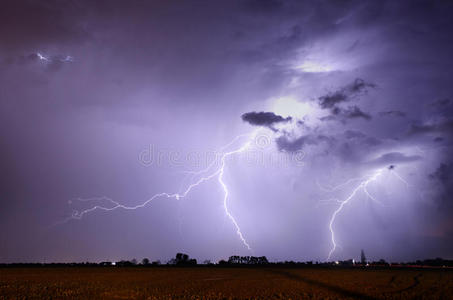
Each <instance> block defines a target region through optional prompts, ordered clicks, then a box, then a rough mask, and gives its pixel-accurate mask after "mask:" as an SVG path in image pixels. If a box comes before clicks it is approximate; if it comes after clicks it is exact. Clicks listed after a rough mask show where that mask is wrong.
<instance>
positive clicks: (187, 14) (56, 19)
mask: <svg viewBox="0 0 453 300" xmlns="http://www.w3.org/2000/svg"><path fill="white" fill-rule="evenodd" d="M452 13H453V5H452V3H451V2H449V1H279V0H262V1H259V0H250V1H249V0H245V1H97V0H95V1H75V0H74V1H4V2H2V8H1V9H0V132H1V135H0V136H1V139H0V143H1V145H0V146H1V147H0V166H1V169H2V172H1V173H0V174H1V175H0V230H1V234H0V262H32V261H33V262H45V261H46V262H50V261H61V262H69V261H101V260H111V261H116V260H120V259H131V258H134V257H135V258H138V259H140V258H143V257H148V258H150V259H151V260H156V259H160V260H162V261H166V260H167V259H169V258H170V257H173V256H174V254H175V253H176V252H186V253H189V254H190V255H191V256H192V257H195V258H197V259H199V260H204V259H211V260H212V261H216V260H218V259H220V258H227V257H228V256H230V255H235V254H237V255H266V256H267V257H268V259H270V260H320V261H324V260H326V259H327V257H328V255H329V253H330V252H331V257H329V259H332V260H337V259H349V258H356V259H357V258H358V257H359V255H360V250H361V249H364V251H365V253H366V255H367V257H368V258H369V259H380V258H384V259H386V260H389V261H397V260H403V261H407V260H412V259H419V258H428V257H444V258H449V259H452V258H453V256H452V255H453V217H452V214H453V198H452V197H451V193H453V160H452V157H453V156H452V152H453V151H452V147H453V140H452V138H453V136H452V133H453V85H452V79H451V78H452V75H453V74H452V70H453V59H452V57H451V53H453V19H452V18H451V15H452ZM244 145H246V146H245V147H244ZM239 150H240V151H239ZM232 152H235V153H232ZM226 153H229V154H227V155H226V156H225V154H226ZM222 158H223V160H222ZM220 169H221V170H222V172H221V173H219V170H220ZM216 172H217V173H216ZM210 175H212V176H211V177H209V176H210ZM206 176H208V177H209V178H208V179H207V180H205V181H203V182H201V184H199V185H197V186H194V187H193V188H191V190H190V192H189V193H187V195H185V197H182V198H179V197H167V196H159V197H156V198H153V200H152V201H149V202H146V201H148V200H149V199H151V197H153V196H154V195H156V194H159V193H168V194H169V195H174V194H175V193H179V194H182V193H184V192H185V191H187V189H188V188H189V187H190V186H191V185H192V184H194V183H197V182H200V179H201V178H206ZM219 176H221V178H219ZM222 182H223V183H224V184H225V187H223V186H222ZM225 190H227V191H228V197H227V199H226V202H224V197H225ZM178 198H179V199H178ZM345 201H346V202H345ZM144 203H146V205H142V204H144ZM225 204H226V205H225ZM115 207H116V208H115ZM134 207H137V208H136V209H125V208H134ZM232 218H233V219H234V222H236V224H234V222H233V221H232ZM332 218H334V220H333V222H332ZM236 226H237V227H239V228H240V232H241V234H242V237H243V238H244V239H245V240H246V242H247V244H248V245H249V246H250V248H251V250H249V249H248V248H247V247H246V245H245V244H244V243H243V241H242V240H241V236H240V235H238V233H237V229H238V228H236ZM332 232H333V233H334V236H332ZM332 238H333V239H334V240H332ZM333 242H335V244H337V247H335V248H333V247H334V243H333ZM332 250H333V251H332Z"/></svg>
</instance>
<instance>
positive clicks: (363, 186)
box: [318, 169, 409, 260]
mask: <svg viewBox="0 0 453 300" xmlns="http://www.w3.org/2000/svg"><path fill="white" fill-rule="evenodd" d="M383 172H384V169H379V170H377V171H376V172H375V173H374V174H373V175H371V176H369V177H367V178H364V179H358V178H353V179H349V180H348V181H346V182H345V183H342V184H340V185H338V186H336V187H333V188H330V189H325V188H323V187H322V186H321V185H320V184H319V183H318V186H319V187H320V188H323V189H324V190H327V191H330V192H331V191H335V190H337V189H339V188H341V187H343V186H345V185H346V184H349V183H351V182H355V181H360V182H359V184H358V185H357V186H356V187H355V188H354V189H353V190H352V192H351V193H350V194H349V196H348V197H347V198H346V199H345V200H343V201H340V200H336V199H335V200H336V202H338V203H340V205H339V206H338V208H337V209H336V210H335V211H334V212H333V214H332V216H331V218H330V221H329V230H330V238H331V243H332V248H331V249H330V252H329V255H328V256H327V260H330V258H331V257H332V254H333V253H334V252H335V250H336V249H337V247H338V245H337V242H336V240H335V231H334V229H333V225H334V222H335V220H336V218H337V216H338V215H339V214H340V213H341V211H342V210H343V208H344V206H345V205H346V204H348V203H349V202H350V201H351V200H352V199H353V198H354V197H355V196H356V195H357V193H358V192H359V191H363V193H364V194H365V195H366V196H367V197H368V198H369V199H371V200H373V201H374V202H377V203H379V204H381V205H383V204H382V203H381V202H380V201H378V200H377V199H376V198H374V197H373V196H372V195H371V194H370V193H369V192H368V185H369V184H370V183H372V182H374V181H376V180H377V179H378V178H379V177H380V176H382V174H383ZM390 172H391V173H392V174H393V175H395V177H396V178H397V179H399V180H400V181H402V182H403V183H404V184H405V185H406V187H409V184H408V182H407V181H406V180H405V179H404V178H403V177H401V176H400V175H399V174H398V173H397V172H396V171H395V170H394V169H390Z"/></svg>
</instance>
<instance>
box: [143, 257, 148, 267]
mask: <svg viewBox="0 0 453 300" xmlns="http://www.w3.org/2000/svg"><path fill="white" fill-rule="evenodd" d="M142 265H145V266H147V265H149V259H147V258H144V259H142Z"/></svg>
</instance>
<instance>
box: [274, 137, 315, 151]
mask: <svg viewBox="0 0 453 300" xmlns="http://www.w3.org/2000/svg"><path fill="white" fill-rule="evenodd" d="M275 142H276V143H277V148H278V150H280V151H287V152H295V151H298V150H300V149H302V148H303V147H304V146H305V145H316V144H317V143H318V141H317V140H316V138H315V137H313V136H310V135H307V136H301V137H298V138H296V139H290V138H289V137H287V136H285V135H283V136H280V137H278V138H277V139H276V140H275Z"/></svg>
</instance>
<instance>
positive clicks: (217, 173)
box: [60, 131, 256, 251]
mask: <svg viewBox="0 0 453 300" xmlns="http://www.w3.org/2000/svg"><path fill="white" fill-rule="evenodd" d="M244 136H247V135H244V134H243V135H239V136H236V137H235V138H234V139H233V140H232V141H231V142H230V143H228V144H227V145H225V146H224V147H222V148H221V149H222V151H223V150H224V149H226V148H228V147H230V146H231V145H233V144H234V143H235V142H236V141H237V140H239V139H240V138H242V137H244ZM249 136H250V138H249V140H248V141H247V142H246V143H245V144H243V145H242V146H241V147H239V148H237V149H236V150H232V151H229V152H223V153H222V154H221V156H220V166H219V167H218V168H215V169H214V170H213V171H211V172H210V173H208V174H207V175H205V176H202V177H201V178H199V179H198V180H196V181H195V182H193V183H191V184H190V185H189V186H188V187H187V188H186V189H185V190H184V192H182V193H167V192H163V193H158V194H155V195H153V196H152V197H151V198H149V199H148V200H146V201H145V202H143V203H141V204H138V205H135V206H127V205H123V204H121V203H119V202H117V201H114V200H112V199H111V198H108V197H94V198H87V199H82V198H78V199H76V200H77V201H80V202H90V201H101V200H102V201H107V202H110V203H111V204H112V205H113V206H112V207H106V206H102V205H96V206H93V207H91V208H88V209H85V210H82V211H73V213H72V215H71V216H70V217H69V218H67V219H66V220H64V221H63V222H60V223H66V222H68V221H70V220H74V219H77V220H80V219H82V218H83V217H84V216H85V215H87V214H89V213H92V212H94V211H96V210H102V211H113V210H116V209H125V210H135V209H139V208H143V207H145V206H147V205H148V204H149V203H151V202H152V201H153V200H154V199H157V198H162V197H165V198H173V199H176V200H180V199H182V198H185V197H186V196H187V195H188V194H189V193H190V192H191V191H192V189H193V188H195V187H197V186H199V185H200V184H202V183H204V182H206V181H208V180H210V179H212V178H214V177H217V179H218V182H219V184H220V185H221V187H222V189H223V192H224V196H223V209H224V212H225V214H226V216H228V218H229V219H230V221H231V223H232V224H233V226H234V227H235V229H236V234H237V235H238V237H239V239H240V240H241V242H242V244H243V245H244V246H245V247H246V248H247V249H248V250H250V251H252V248H251V247H250V245H249V243H248V242H247V240H246V239H245V238H244V235H243V233H242V231H241V228H240V227H239V224H238V222H237V221H236V219H235V218H234V216H233V215H232V214H231V213H230V211H229V209H228V195H229V190H228V186H227V185H226V183H225V181H224V179H223V175H224V173H225V166H226V160H227V158H228V157H229V156H232V155H234V154H238V153H241V152H244V151H245V150H247V149H248V148H249V147H250V145H251V143H252V140H253V139H254V138H255V137H256V131H255V132H253V133H252V134H249ZM215 162H216V160H214V161H213V162H211V163H210V164H209V165H208V166H207V167H206V168H205V169H203V170H200V171H196V172H193V171H190V172H187V173H189V174H191V175H192V177H191V180H193V179H194V178H195V176H196V175H201V174H204V173H207V172H208V171H209V170H211V169H212V167H213V166H214V165H215Z"/></svg>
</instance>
